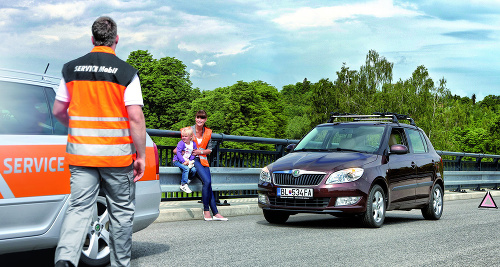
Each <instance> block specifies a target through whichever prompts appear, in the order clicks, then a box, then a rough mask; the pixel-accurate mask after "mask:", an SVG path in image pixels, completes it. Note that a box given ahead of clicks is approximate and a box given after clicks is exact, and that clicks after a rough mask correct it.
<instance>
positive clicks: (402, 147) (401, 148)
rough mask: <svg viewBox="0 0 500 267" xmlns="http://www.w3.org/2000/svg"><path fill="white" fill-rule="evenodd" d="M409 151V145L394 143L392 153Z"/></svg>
mask: <svg viewBox="0 0 500 267" xmlns="http://www.w3.org/2000/svg"><path fill="white" fill-rule="evenodd" d="M406 153H408V147H406V146H405V145H392V146H391V154H406Z"/></svg>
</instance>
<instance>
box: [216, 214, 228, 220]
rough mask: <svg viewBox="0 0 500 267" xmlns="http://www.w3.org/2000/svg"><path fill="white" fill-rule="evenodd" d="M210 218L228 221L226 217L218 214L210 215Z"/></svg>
mask: <svg viewBox="0 0 500 267" xmlns="http://www.w3.org/2000/svg"><path fill="white" fill-rule="evenodd" d="M217 215H219V216H220V217H217ZM212 220H214V221H228V218H224V217H222V215H220V214H215V216H214V217H212Z"/></svg>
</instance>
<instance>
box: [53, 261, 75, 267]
mask: <svg viewBox="0 0 500 267" xmlns="http://www.w3.org/2000/svg"><path fill="white" fill-rule="evenodd" d="M72 266H73V264H71V262H69V261H65V260H58V261H57V262H56V266H55V267H72Z"/></svg>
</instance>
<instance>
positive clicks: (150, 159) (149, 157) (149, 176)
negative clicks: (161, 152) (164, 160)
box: [141, 147, 160, 181]
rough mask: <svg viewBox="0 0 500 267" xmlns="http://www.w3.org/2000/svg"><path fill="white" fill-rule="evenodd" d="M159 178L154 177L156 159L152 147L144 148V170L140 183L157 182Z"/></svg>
mask: <svg viewBox="0 0 500 267" xmlns="http://www.w3.org/2000/svg"><path fill="white" fill-rule="evenodd" d="M159 179H160V177H159V176H157V175H156V159H155V150H154V147H146V170H145V171H144V176H143V177H142V178H141V181H152V180H159Z"/></svg>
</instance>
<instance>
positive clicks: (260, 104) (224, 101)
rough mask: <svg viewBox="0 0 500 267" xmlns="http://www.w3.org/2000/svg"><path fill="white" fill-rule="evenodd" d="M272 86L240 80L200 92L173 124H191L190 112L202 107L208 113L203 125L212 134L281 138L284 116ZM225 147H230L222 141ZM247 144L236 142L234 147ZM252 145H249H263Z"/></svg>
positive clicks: (282, 135) (277, 94)
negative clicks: (186, 111)
mask: <svg viewBox="0 0 500 267" xmlns="http://www.w3.org/2000/svg"><path fill="white" fill-rule="evenodd" d="M282 107H283V104H282V102H281V99H280V97H279V92H278V90H277V89H276V87H273V86H271V85H269V84H267V83H265V82H262V81H253V82H250V83H248V82H243V81H238V82H237V83H236V84H234V85H231V86H228V87H221V88H216V89H214V90H213V91H204V92H203V93H202V94H201V96H200V97H199V98H197V99H196V100H194V101H193V103H192V106H191V109H190V111H189V112H188V115H186V116H184V118H183V120H182V121H180V122H179V123H177V124H176V127H178V128H180V127H185V126H187V125H192V124H193V120H194V114H195V113H196V111H197V110H199V109H203V110H205V111H206V112H207V113H208V116H209V119H208V121H207V126H208V127H210V128H211V129H212V130H213V132H215V133H222V134H230V135H239V136H254V137H267V138H284V131H285V128H286V119H285V117H284V115H283V112H282V111H283V110H282ZM225 147H232V145H231V144H225ZM249 147H250V146H249V145H248V146H244V145H241V144H240V145H239V147H238V148H249ZM267 147H268V146H266V145H254V146H253V148H267Z"/></svg>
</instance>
